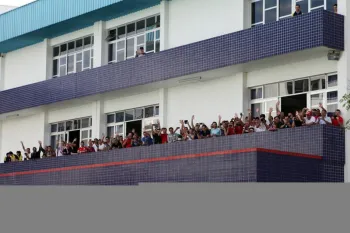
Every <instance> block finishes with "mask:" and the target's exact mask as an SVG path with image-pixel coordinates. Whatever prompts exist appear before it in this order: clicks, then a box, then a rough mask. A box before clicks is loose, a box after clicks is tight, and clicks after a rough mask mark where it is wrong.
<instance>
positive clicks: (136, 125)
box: [125, 120, 142, 137]
mask: <svg viewBox="0 0 350 233" xmlns="http://www.w3.org/2000/svg"><path fill="white" fill-rule="evenodd" d="M133 129H135V132H136V133H137V135H139V136H141V133H142V120H139V121H130V122H127V123H126V132H125V137H126V136H128V134H129V133H131V131H132V130H133Z"/></svg>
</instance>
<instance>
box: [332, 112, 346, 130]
mask: <svg viewBox="0 0 350 233" xmlns="http://www.w3.org/2000/svg"><path fill="white" fill-rule="evenodd" d="M340 115H341V112H340V110H339V109H337V110H336V111H335V113H334V116H333V117H332V125H334V126H338V127H343V126H344V119H343V118H342V117H341V116H340Z"/></svg>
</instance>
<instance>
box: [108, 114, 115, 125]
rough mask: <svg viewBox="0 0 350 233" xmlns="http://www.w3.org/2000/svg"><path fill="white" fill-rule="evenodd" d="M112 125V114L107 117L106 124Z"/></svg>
mask: <svg viewBox="0 0 350 233" xmlns="http://www.w3.org/2000/svg"><path fill="white" fill-rule="evenodd" d="M110 123H114V114H110V115H107V124H110Z"/></svg>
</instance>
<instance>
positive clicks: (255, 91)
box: [250, 88, 262, 100]
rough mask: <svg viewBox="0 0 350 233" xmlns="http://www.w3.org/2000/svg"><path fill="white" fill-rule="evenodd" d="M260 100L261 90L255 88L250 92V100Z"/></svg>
mask: <svg viewBox="0 0 350 233" xmlns="http://www.w3.org/2000/svg"><path fill="white" fill-rule="evenodd" d="M261 98H262V88H256V89H251V90H250V99H252V100H255V99H261Z"/></svg>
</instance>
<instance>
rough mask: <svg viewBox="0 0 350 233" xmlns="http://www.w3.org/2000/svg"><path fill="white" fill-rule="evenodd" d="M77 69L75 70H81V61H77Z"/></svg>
mask: <svg viewBox="0 0 350 233" xmlns="http://www.w3.org/2000/svg"><path fill="white" fill-rule="evenodd" d="M76 68H77V71H76V72H81V71H82V70H83V63H82V62H77V67H76Z"/></svg>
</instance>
